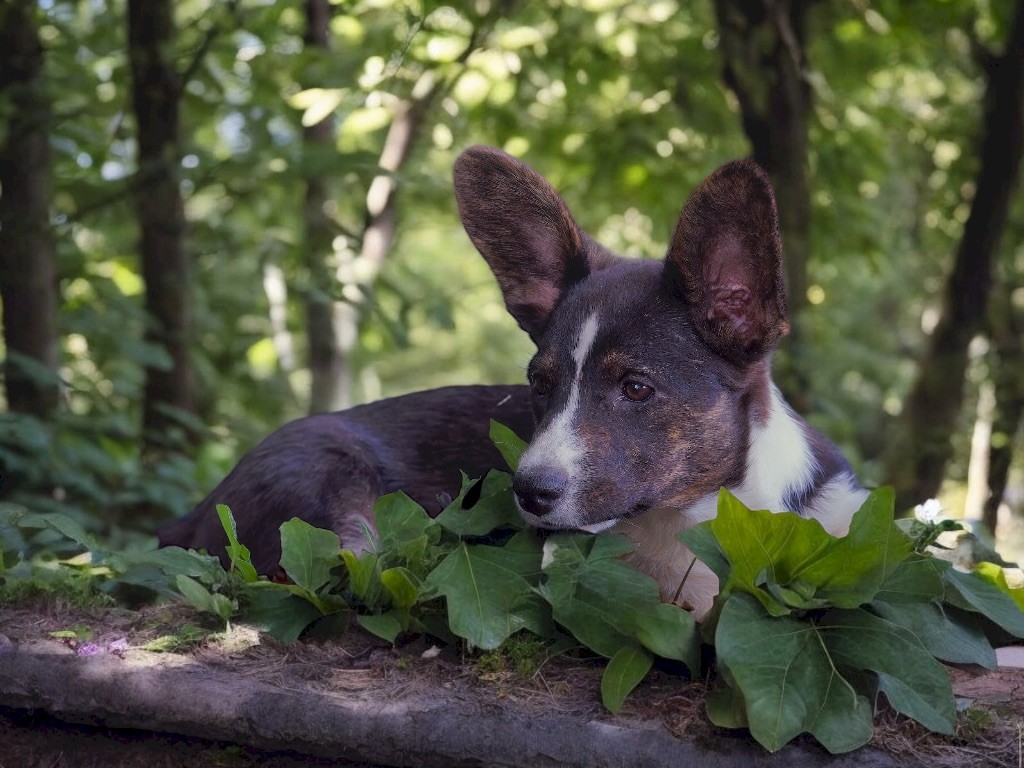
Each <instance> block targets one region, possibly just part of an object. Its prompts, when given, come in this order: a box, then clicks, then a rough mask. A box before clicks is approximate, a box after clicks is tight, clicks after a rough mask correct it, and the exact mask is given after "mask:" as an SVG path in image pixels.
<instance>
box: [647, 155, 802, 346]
mask: <svg viewBox="0 0 1024 768" xmlns="http://www.w3.org/2000/svg"><path fill="white" fill-rule="evenodd" d="M665 274H666V278H667V282H668V283H669V286H670V289H671V290H672V291H673V292H675V293H676V294H677V295H680V296H681V298H682V299H683V300H684V301H685V302H686V304H687V305H688V307H689V311H690V317H691V319H692V321H693V324H694V326H695V327H696V329H697V332H698V333H699V334H700V335H701V338H703V340H704V342H705V343H706V344H708V345H709V346H710V347H711V348H712V349H714V350H715V351H716V352H717V353H718V354H720V355H722V356H723V357H725V358H727V359H729V360H732V361H733V362H735V363H739V364H741V365H742V364H748V363H752V362H755V361H756V360H759V359H761V358H763V357H764V356H765V355H767V354H768V353H769V352H770V351H771V350H772V349H773V348H774V347H775V345H776V344H777V343H778V341H779V339H781V338H782V337H783V336H785V335H786V334H787V333H788V332H789V315H788V312H787V309H786V289H785V285H784V280H783V272H782V241H781V239H780V237H779V216H778V211H777V209H776V207H775V194H774V192H773V191H772V185H771V181H770V180H769V179H768V175H767V174H766V173H765V172H764V171H763V170H762V169H761V167H760V166H758V165H757V164H756V163H755V162H753V161H752V160H737V161H735V162H732V163H728V164H726V165H723V166H722V167H721V168H719V169H718V170H717V171H715V172H714V173H712V174H711V175H710V176H709V177H708V178H707V179H705V180H704V183H703V184H701V185H700V186H699V187H698V188H697V189H696V191H694V193H693V194H692V195H690V199H689V200H687V201H686V205H684V206H683V212H682V215H681V216H680V217H679V223H678V224H677V225H676V231H675V234H674V235H673V236H672V244H671V245H670V246H669V252H668V257H667V259H666V266H665Z"/></svg>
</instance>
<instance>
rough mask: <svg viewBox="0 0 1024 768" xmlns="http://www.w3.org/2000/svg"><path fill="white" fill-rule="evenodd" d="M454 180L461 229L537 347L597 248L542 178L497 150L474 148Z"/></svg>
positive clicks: (460, 163) (462, 160)
mask: <svg viewBox="0 0 1024 768" xmlns="http://www.w3.org/2000/svg"><path fill="white" fill-rule="evenodd" d="M454 175H455V199H456V201H457V202H458V206H459V215H460V216H461V217H462V226H464V227H465V228H466V233H467V234H468V235H469V238H470V239H471V240H472V241H473V245H475V246H476V249H477V250H478V251H480V254H481V255H482V256H483V257H484V259H485V260H486V261H487V264H488V266H490V268H491V271H492V272H493V273H494V276H495V277H496V278H497V279H498V285H499V286H500V287H501V292H502V294H503V295H504V297H505V306H506V307H508V311H509V312H510V313H511V315H512V317H514V318H515V319H516V321H517V322H518V323H519V326H520V327H521V328H522V329H523V330H524V331H526V332H527V333H528V334H530V338H532V339H533V340H534V342H536V341H537V340H538V339H539V338H540V336H541V335H542V334H543V333H544V328H545V327H546V325H547V321H548V317H549V315H550V314H551V311H552V310H553V309H554V308H555V305H556V304H557V303H558V301H559V300H560V299H561V298H562V296H563V294H564V293H565V291H566V289H568V288H569V286H571V285H572V284H573V283H575V282H577V281H579V280H582V279H583V278H584V277H586V276H587V274H588V273H589V271H590V266H589V264H588V257H587V254H588V251H589V250H591V248H592V246H593V243H592V242H591V241H590V239H589V238H588V237H587V235H586V234H585V233H584V232H583V230H581V229H580V228H579V226H577V224H576V222H575V221H573V218H572V215H571V214H570V213H569V209H568V208H567V207H566V205H565V201H564V200H562V198H561V197H559V195H558V193H557V192H555V190H554V189H552V188H551V185H550V184H548V183H547V181H545V180H544V177H543V176H541V175H540V174H539V173H537V172H536V171H534V170H533V169H532V168H530V167H529V166H528V165H526V164H525V163H523V162H520V161H519V160H517V159H515V158H514V157H512V156H511V155H508V154H506V153H505V152H502V151H501V150H500V149H495V148H494V147H484V146H475V147H470V148H469V149H467V150H466V151H465V152H463V153H462V155H461V156H460V157H459V159H458V160H457V161H456V162H455V174H454Z"/></svg>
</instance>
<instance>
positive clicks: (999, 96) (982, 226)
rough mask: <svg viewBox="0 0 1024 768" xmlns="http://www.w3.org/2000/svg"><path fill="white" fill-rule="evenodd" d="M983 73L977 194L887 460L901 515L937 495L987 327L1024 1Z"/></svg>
mask: <svg viewBox="0 0 1024 768" xmlns="http://www.w3.org/2000/svg"><path fill="white" fill-rule="evenodd" d="M986 69H987V71H986V73H985V74H986V87H985V97H984V124H983V126H982V131H983V134H982V141H981V166H980V168H979V170H978V176H977V179H976V181H975V189H976V192H975V195H974V200H973V201H972V203H971V212H970V215H969V216H968V218H967V223H966V224H965V226H964V232H963V236H962V237H961V240H960V243H959V246H958V248H957V253H956V261H955V263H954V265H953V271H952V273H951V274H950V276H949V278H948V279H947V281H946V286H945V289H944V295H943V309H942V315H941V317H940V319H939V322H938V325H937V326H936V328H935V331H934V332H933V333H932V335H931V338H930V339H929V340H928V347H927V349H926V351H925V354H924V357H923V358H922V360H921V364H920V366H919V368H918V374H917V379H916V380H915V382H914V385H913V387H912V388H911V391H910V394H909V395H908V397H907V401H906V405H905V408H904V414H905V415H904V429H905V430H906V432H905V436H904V438H903V439H902V440H901V441H899V442H897V446H898V447H897V449H896V450H894V452H893V454H892V455H891V457H890V460H889V474H890V477H891V479H892V480H893V481H894V482H895V484H896V489H897V500H898V502H900V504H901V505H902V506H901V508H908V507H910V506H911V505H913V504H915V503H917V502H920V501H921V500H923V499H926V498H929V497H931V496H934V495H935V494H936V492H937V491H938V489H939V485H940V484H941V482H942V478H943V474H944V472H945V468H946V463H947V461H948V460H949V457H950V455H951V453H952V445H951V443H950V437H951V435H952V434H953V432H954V430H955V429H956V424H957V418H958V416H959V415H960V410H961V406H962V404H963V383H964V372H965V370H966V367H967V346H968V344H970V341H971V339H972V338H973V337H974V336H975V335H977V334H978V333H979V332H981V331H982V330H983V326H984V321H985V315H986V311H987V306H988V299H989V293H990V289H991V286H992V264H993V261H994V258H995V254H996V252H997V250H998V248H999V241H1000V239H1001V237H1002V235H1003V231H1004V230H1005V228H1006V221H1007V215H1008V212H1009V207H1010V200H1011V198H1012V195H1013V192H1014V190H1015V188H1016V186H1017V182H1018V179H1019V176H1020V164H1021V155H1022V153H1024V0H1018V2H1017V4H1016V9H1015V11H1014V18H1013V21H1012V23H1011V27H1010V30H1009V33H1008V35H1007V42H1006V47H1005V50H1004V52H1003V54H1002V55H1001V56H993V57H992V61H991V63H990V65H989V66H988V67H987V68H986Z"/></svg>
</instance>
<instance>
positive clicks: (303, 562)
mask: <svg viewBox="0 0 1024 768" xmlns="http://www.w3.org/2000/svg"><path fill="white" fill-rule="evenodd" d="M340 551H341V547H340V545H339V543H338V537H337V535H336V534H335V533H334V532H332V531H325V530H323V529H321V528H314V527H313V526H312V525H310V524H309V523H307V522H306V521H305V520H300V519H299V518H297V517H293V518H292V519H291V520H288V521H287V522H285V523H281V567H282V568H284V571H285V573H287V574H288V577H289V578H290V579H291V580H292V581H294V582H295V583H296V584H297V585H298V586H300V587H302V588H303V589H305V590H307V591H309V592H316V591H317V590H318V589H320V587H322V586H323V585H324V584H326V583H327V582H328V580H329V579H330V578H331V569H332V568H335V567H336V566H337V565H338V564H339V563H340V562H341V555H340Z"/></svg>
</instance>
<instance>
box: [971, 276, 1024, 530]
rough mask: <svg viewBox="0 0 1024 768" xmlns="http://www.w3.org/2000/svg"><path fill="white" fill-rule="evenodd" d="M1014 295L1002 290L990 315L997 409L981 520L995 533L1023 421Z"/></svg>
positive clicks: (1022, 368)
mask: <svg viewBox="0 0 1024 768" xmlns="http://www.w3.org/2000/svg"><path fill="white" fill-rule="evenodd" d="M1016 287H1017V290H1020V286H1016ZM1012 294H1013V291H1012V290H1011V289H1009V288H1008V289H1006V290H1003V291H999V295H998V296H997V297H996V300H995V301H994V302H993V303H994V305H995V306H994V307H993V311H992V313H991V315H990V317H991V323H990V336H991V339H992V358H993V360H992V384H993V386H994V387H995V395H996V409H995V417H994V419H993V421H992V441H991V445H990V448H989V466H988V489H989V497H988V499H987V500H986V501H985V505H984V507H983V510H982V517H981V519H982V524H983V525H984V526H985V528H987V529H988V531H989V533H991V534H992V535H995V532H996V523H997V522H998V515H999V506H1000V504H1002V501H1003V494H1004V493H1005V492H1006V483H1007V480H1008V478H1009V476H1010V467H1011V466H1012V464H1013V451H1014V447H1015V441H1016V437H1017V434H1018V433H1019V431H1020V428H1021V425H1022V424H1024V311H1022V310H1021V309H1020V308H1017V307H1015V306H1014V304H1013V299H1012Z"/></svg>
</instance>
